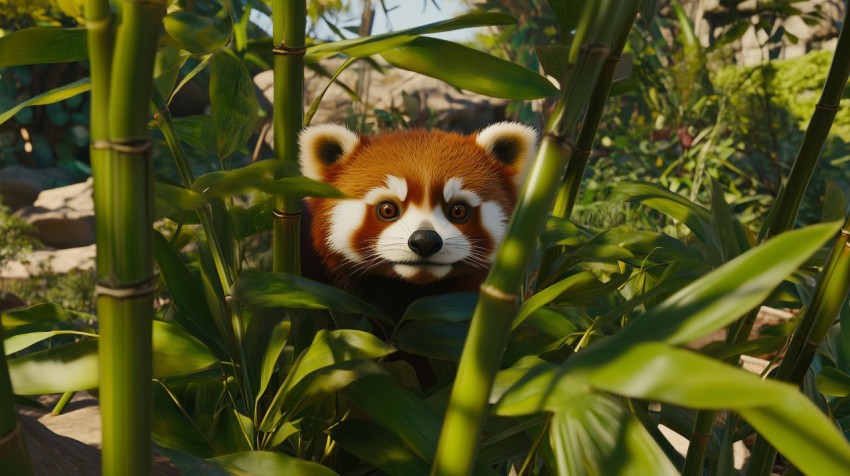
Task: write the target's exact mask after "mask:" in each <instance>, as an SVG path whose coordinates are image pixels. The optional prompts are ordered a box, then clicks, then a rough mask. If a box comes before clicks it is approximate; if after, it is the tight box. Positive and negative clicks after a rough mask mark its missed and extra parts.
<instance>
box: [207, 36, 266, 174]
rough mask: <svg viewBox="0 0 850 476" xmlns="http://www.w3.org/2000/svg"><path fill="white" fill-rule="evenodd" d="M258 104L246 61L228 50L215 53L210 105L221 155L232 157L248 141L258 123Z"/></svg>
mask: <svg viewBox="0 0 850 476" xmlns="http://www.w3.org/2000/svg"><path fill="white" fill-rule="evenodd" d="M259 107H260V105H259V103H258V102H257V95H256V93H255V92H254V83H253V82H252V81H251V74H250V73H249V72H248V69H247V68H246V67H245V64H244V63H242V61H240V60H239V58H237V57H235V56H233V54H231V53H229V52H227V51H220V52H218V53H216V54H215V55H213V59H212V67H211V71H210V108H211V109H212V119H213V128H214V129H215V144H216V150H217V152H218V157H219V159H221V160H224V159H226V158H227V157H230V155H231V154H233V153H234V152H236V151H237V150H239V148H240V147H242V146H243V145H245V143H246V142H248V138H250V137H251V133H252V132H253V131H254V126H255V125H256V123H257V112H258V111H259Z"/></svg>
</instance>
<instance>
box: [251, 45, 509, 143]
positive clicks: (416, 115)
mask: <svg viewBox="0 0 850 476" xmlns="http://www.w3.org/2000/svg"><path fill="white" fill-rule="evenodd" d="M339 64H341V63H340V62H339V60H329V61H327V62H325V64H324V65H323V66H325V67H326V68H327V69H328V70H330V71H334V70H335V69H336V67H338V66H339ZM357 74H358V71H357V69H356V65H355V66H352V67H351V68H349V69H347V70H345V71H344V72H343V73H342V74H341V75H340V77H339V81H342V83H344V84H347V85H349V86H351V87H353V86H354V84H355V83H356V81H357ZM370 74H371V77H370V79H369V88H368V91H367V92H366V94H364V95H363V97H362V98H361V99H362V100H363V101H364V102H365V103H366V104H367V106H366V110H367V111H372V110H375V109H380V110H384V111H393V110H396V111H400V112H402V113H404V114H405V115H406V116H408V117H409V118H410V121H411V122H412V123H413V124H414V125H417V126H421V127H425V126H426V125H427V126H431V125H433V126H434V127H436V128H438V129H443V130H450V131H456V132H462V133H470V132H473V131H475V130H478V129H481V128H483V127H485V126H487V125H489V124H492V123H494V122H499V121H502V120H504V119H505V107H506V106H507V101H506V100H503V99H496V98H491V97H488V96H483V95H481V94H475V93H471V92H467V91H460V90H458V89H456V88H455V87H453V86H450V85H448V84H446V83H444V82H442V81H440V80H437V79H434V78H431V77H428V76H424V75H421V74H418V73H413V72H411V71H406V70H402V69H396V68H387V69H386V74H383V75H382V74H380V73H378V72H374V71H372V72H371V73H370ZM273 76H274V75H273V72H272V71H264V72H262V73H259V74H258V75H256V76H254V84H255V86H256V88H257V89H258V90H260V91H262V93H263V96H264V98H262V99H261V100H260V103H261V105H262V106H263V107H264V108H266V109H267V111H268V112H269V115H268V117H269V118H270V117H271V104H272V101H273V97H274V87H273ZM327 84H328V79H327V78H324V77H322V76H319V75H317V74H315V73H313V72H312V71H307V72H306V73H305V78H304V98H305V109H306V108H308V107H309V106H310V104H311V103H312V102H313V99H314V98H315V97H316V96H317V95H318V94H319V93H321V91H322V89H324V88H325V86H326V85H327ZM352 114H353V101H352V99H351V97H350V96H349V94H348V93H347V92H346V91H345V90H344V89H343V88H342V87H341V86H339V85H333V86H331V87H330V88H328V91H327V93H325V96H324V97H323V98H322V102H321V105H320V106H319V109H318V110H317V111H316V115H315V116H313V120H312V124H321V123H325V122H337V123H340V122H343V120H344V119H346V118H347V117H350V116H351V115H352ZM265 140H266V143H267V144H269V145H271V144H272V143H273V133H272V131H269V134H268V135H267V136H266V137H265Z"/></svg>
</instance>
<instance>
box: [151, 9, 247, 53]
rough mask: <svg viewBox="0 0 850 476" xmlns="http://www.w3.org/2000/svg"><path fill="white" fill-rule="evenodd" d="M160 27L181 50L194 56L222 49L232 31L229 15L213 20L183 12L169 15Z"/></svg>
mask: <svg viewBox="0 0 850 476" xmlns="http://www.w3.org/2000/svg"><path fill="white" fill-rule="evenodd" d="M162 25H163V27H164V28H165V32H166V33H168V36H170V37H171V38H172V39H173V40H175V41H176V42H177V43H178V44H179V46H180V47H181V48H182V49H184V50H187V51H190V52H192V53H195V54H209V53H214V52H216V51H218V50H220V49H221V48H224V46H225V45H227V42H228V41H230V36H231V31H232V29H233V23H232V21H231V19H230V15H229V14H228V15H223V16H222V17H221V18H215V19H213V18H207V17H203V16H200V15H196V14H194V13H191V12H183V11H179V12H172V13H169V14H168V15H166V16H165V18H163V20H162Z"/></svg>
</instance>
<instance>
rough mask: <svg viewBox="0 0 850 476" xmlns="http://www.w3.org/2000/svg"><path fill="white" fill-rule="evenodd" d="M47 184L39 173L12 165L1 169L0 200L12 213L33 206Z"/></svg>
mask: <svg viewBox="0 0 850 476" xmlns="http://www.w3.org/2000/svg"><path fill="white" fill-rule="evenodd" d="M46 186H47V184H46V183H45V181H44V179H43V178H42V177H40V176H39V174H38V172H36V171H34V170H32V169H28V168H26V167H21V166H19V165H10V166H8V167H3V168H2V169H0V199H2V201H3V203H4V204H5V205H6V206H7V207H9V208H10V209H11V210H12V211H15V210H18V209H19V208H22V207H26V206H29V205H32V204H33V202H35V200H36V198H38V194H39V193H41V191H42V190H44V189H45V187H46Z"/></svg>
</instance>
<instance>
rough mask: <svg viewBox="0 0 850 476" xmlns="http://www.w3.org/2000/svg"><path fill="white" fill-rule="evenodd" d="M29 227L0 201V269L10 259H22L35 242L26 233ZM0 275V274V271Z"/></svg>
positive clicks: (0, 275) (29, 229)
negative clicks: (1, 237)
mask: <svg viewBox="0 0 850 476" xmlns="http://www.w3.org/2000/svg"><path fill="white" fill-rule="evenodd" d="M29 231H31V227H30V226H29V225H28V224H27V223H26V222H25V221H24V220H22V219H20V218H18V217H17V216H15V215H12V214H10V213H9V207H7V206H5V205H3V204H2V203H0V236H3V243H2V245H0V269H3V268H4V267H5V266H6V265H8V264H9V262H11V261H20V260H24V259H25V258H26V257H27V255H28V254H29V253H30V252H31V251H32V249H33V245H34V244H36V243H37V241H36V240H34V239H33V238H32V237H30V236H29V235H28V234H27V233H28V232H29ZM0 277H2V274H1V273H0Z"/></svg>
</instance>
